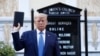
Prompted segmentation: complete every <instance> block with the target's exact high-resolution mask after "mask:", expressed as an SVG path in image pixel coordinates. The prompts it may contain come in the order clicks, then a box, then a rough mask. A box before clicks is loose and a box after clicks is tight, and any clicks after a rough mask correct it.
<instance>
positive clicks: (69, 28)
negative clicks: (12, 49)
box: [38, 3, 81, 56]
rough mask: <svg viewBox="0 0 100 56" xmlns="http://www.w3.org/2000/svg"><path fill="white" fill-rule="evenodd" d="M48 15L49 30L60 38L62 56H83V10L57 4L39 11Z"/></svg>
mask: <svg viewBox="0 0 100 56" xmlns="http://www.w3.org/2000/svg"><path fill="white" fill-rule="evenodd" d="M38 11H39V12H42V13H46V14H48V26H47V30H49V31H51V32H54V33H56V34H57V36H58V40H59V41H58V42H59V48H60V55H61V56H81V45H80V11H81V9H78V8H75V7H71V6H68V5H65V4H62V3H57V4H54V5H51V6H48V7H45V8H42V9H39V10H38Z"/></svg>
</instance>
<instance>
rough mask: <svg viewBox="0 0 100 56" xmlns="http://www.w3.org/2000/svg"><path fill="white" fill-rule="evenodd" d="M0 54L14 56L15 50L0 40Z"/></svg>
mask: <svg viewBox="0 0 100 56" xmlns="http://www.w3.org/2000/svg"><path fill="white" fill-rule="evenodd" d="M0 56H15V51H14V50H13V49H12V47H11V46H10V45H7V44H4V43H3V42H0Z"/></svg>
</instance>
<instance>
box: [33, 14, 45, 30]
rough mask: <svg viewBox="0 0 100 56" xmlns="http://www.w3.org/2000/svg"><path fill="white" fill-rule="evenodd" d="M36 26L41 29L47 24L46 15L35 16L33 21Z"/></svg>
mask: <svg viewBox="0 0 100 56" xmlns="http://www.w3.org/2000/svg"><path fill="white" fill-rule="evenodd" d="M34 23H35V25H36V27H37V28H38V29H39V30H40V31H42V30H44V29H45V28H46V25H47V17H44V16H38V17H36V18H35V21H34Z"/></svg>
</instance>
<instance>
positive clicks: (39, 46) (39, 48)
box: [38, 32, 44, 56]
mask: <svg viewBox="0 0 100 56" xmlns="http://www.w3.org/2000/svg"><path fill="white" fill-rule="evenodd" d="M39 35H40V37H39V45H38V55H39V56H43V47H44V41H43V36H42V35H43V32H40V33H39Z"/></svg>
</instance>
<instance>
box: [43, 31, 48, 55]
mask: <svg viewBox="0 0 100 56" xmlns="http://www.w3.org/2000/svg"><path fill="white" fill-rule="evenodd" d="M49 36H50V35H49V34H48V32H47V31H46V37H45V46H44V52H43V54H45V52H46V50H47V46H48V42H49Z"/></svg>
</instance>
